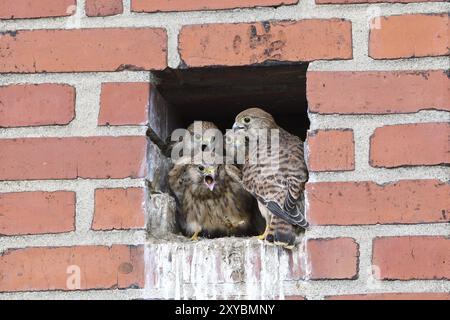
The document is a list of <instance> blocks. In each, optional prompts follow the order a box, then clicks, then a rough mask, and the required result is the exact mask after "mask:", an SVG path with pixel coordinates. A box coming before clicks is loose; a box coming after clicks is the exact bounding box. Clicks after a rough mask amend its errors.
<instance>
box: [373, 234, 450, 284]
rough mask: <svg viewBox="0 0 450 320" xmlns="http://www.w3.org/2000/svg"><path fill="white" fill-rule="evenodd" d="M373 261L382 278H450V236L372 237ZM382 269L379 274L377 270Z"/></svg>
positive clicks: (377, 275) (379, 276) (378, 275)
mask: <svg viewBox="0 0 450 320" xmlns="http://www.w3.org/2000/svg"><path fill="white" fill-rule="evenodd" d="M372 264H373V265H375V266H377V267H378V268H376V269H375V270H378V271H379V272H377V273H376V274H375V276H376V277H378V278H379V279H382V280H414V279H417V280H432V279H447V280H448V279H450V268H449V267H448V266H449V264H450V238H449V237H433V236H414V237H381V238H376V239H374V241H373V253H372ZM378 273H379V274H378Z"/></svg>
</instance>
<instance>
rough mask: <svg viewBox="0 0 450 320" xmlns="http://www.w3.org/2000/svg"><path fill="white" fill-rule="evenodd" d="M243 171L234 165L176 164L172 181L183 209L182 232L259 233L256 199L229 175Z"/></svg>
mask: <svg viewBox="0 0 450 320" xmlns="http://www.w3.org/2000/svg"><path fill="white" fill-rule="evenodd" d="M230 174H232V175H240V172H239V169H237V167H235V166H233V165H206V164H201V165H195V164H175V166H174V167H173V169H172V170H171V171H170V173H169V185H170V187H171V189H172V191H173V192H174V194H175V196H176V198H177V200H178V204H179V209H180V210H179V211H180V215H179V216H180V218H181V219H180V226H181V229H182V231H183V233H184V234H185V235H187V236H191V240H197V239H198V236H199V234H200V235H202V236H205V237H216V236H232V235H235V236H239V235H248V234H256V232H257V230H255V223H256V224H257V221H255V219H258V216H256V215H255V210H254V209H255V201H254V199H253V197H252V196H251V195H250V194H249V193H248V192H247V191H245V190H244V189H243V188H242V186H241V184H240V183H238V182H236V181H235V180H234V179H232V178H231V177H230Z"/></svg>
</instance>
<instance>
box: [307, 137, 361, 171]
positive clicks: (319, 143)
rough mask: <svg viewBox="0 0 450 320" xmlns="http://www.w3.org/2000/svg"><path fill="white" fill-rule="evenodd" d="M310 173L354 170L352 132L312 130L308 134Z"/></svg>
mask: <svg viewBox="0 0 450 320" xmlns="http://www.w3.org/2000/svg"><path fill="white" fill-rule="evenodd" d="M307 141H308V169H309V170H310V171H351V170H354V169H355V142H354V140H353V131H352V130H350V129H347V130H314V131H310V132H308V140H307Z"/></svg>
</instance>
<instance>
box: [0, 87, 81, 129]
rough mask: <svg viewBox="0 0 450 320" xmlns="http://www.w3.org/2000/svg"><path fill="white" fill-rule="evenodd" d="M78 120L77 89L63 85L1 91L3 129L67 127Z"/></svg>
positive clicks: (0, 104) (0, 118)
mask: <svg viewBox="0 0 450 320" xmlns="http://www.w3.org/2000/svg"><path fill="white" fill-rule="evenodd" d="M74 118H75V88H73V87H71V86H68V85H60V84H38V85H10V86H4V87H0V127H30V126H42V125H65V124H68V123H69V122H71V121H72V120H73V119H74Z"/></svg>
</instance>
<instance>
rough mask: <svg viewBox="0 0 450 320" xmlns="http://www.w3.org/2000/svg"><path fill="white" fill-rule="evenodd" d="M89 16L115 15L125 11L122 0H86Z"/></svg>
mask: <svg viewBox="0 0 450 320" xmlns="http://www.w3.org/2000/svg"><path fill="white" fill-rule="evenodd" d="M85 11H86V15H87V16H88V17H105V16H114V15H116V14H121V13H123V2H122V0H86V8H85Z"/></svg>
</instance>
